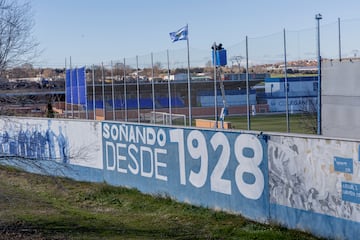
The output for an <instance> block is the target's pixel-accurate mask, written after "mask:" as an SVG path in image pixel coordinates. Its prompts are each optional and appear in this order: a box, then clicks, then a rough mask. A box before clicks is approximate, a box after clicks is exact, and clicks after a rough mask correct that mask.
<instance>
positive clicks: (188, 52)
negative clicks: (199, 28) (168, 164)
mask: <svg viewBox="0 0 360 240" xmlns="http://www.w3.org/2000/svg"><path fill="white" fill-rule="evenodd" d="M186 29H187V31H188V34H187V38H186V43H187V60H188V102H189V126H190V127H191V124H192V114H191V112H192V111H191V82H190V48H189V26H188V25H187V24H186Z"/></svg>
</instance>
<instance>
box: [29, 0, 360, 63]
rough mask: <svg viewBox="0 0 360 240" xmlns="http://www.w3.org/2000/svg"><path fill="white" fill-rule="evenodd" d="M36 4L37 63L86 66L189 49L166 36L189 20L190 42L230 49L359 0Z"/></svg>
mask: <svg viewBox="0 0 360 240" xmlns="http://www.w3.org/2000/svg"><path fill="white" fill-rule="evenodd" d="M31 5H32V10H33V12H34V20H35V26H34V36H35V38H36V39H37V40H38V41H39V42H40V48H41V49H43V50H44V51H43V53H42V55H41V57H40V58H39V60H38V63H37V64H38V65H39V66H40V67H45V66H50V67H56V66H64V64H65V58H67V59H68V58H69V57H70V56H71V58H72V60H73V61H74V62H76V63H77V65H85V64H86V65H88V64H97V63H100V62H102V61H105V62H107V61H110V60H116V59H123V58H128V57H135V56H137V55H148V54H150V53H152V52H161V51H166V50H167V49H169V51H175V50H177V49H184V48H185V49H186V41H180V42H176V43H172V42H171V41H170V38H169V32H171V31H176V30H178V29H179V28H181V27H183V26H184V25H186V24H188V25H189V40H190V41H189V42H190V48H191V49H198V50H199V51H200V50H201V51H203V52H205V53H206V52H207V51H209V56H210V54H211V52H210V47H211V45H212V44H213V42H214V41H215V42H221V43H223V45H224V47H225V48H226V47H230V46H235V45H236V44H240V43H242V42H243V41H244V39H245V36H248V37H249V38H259V39H261V37H262V36H269V35H272V34H274V33H277V34H278V36H279V37H278V38H279V39H281V36H282V35H281V32H282V31H283V29H284V28H285V29H286V30H287V31H288V30H289V31H299V30H302V29H303V30H304V29H305V30H306V29H315V27H316V21H315V14H317V13H321V14H322V16H323V19H322V20H321V24H322V25H326V24H330V25H331V24H332V26H336V24H335V23H336V21H337V19H338V17H340V18H341V19H342V20H343V19H344V20H350V19H360V18H359V14H360V1H358V0H344V1H334V0H297V1H294V0H274V1H267V0H251V1H242V0H223V1H214V0H182V1H174V0H152V1H151V0H101V1H100V0H32V1H31ZM357 23H358V24H359V25H360V20H359V21H358V22H357ZM357 29H359V28H357ZM305 30H304V31H305ZM334 31H335V30H334ZM356 31H358V30H356ZM356 31H353V32H352V33H351V34H355V32H356ZM310 35H311V37H313V35H314V34H313V32H311V33H310ZM309 38H310V37H309ZM335 38H336V33H335ZM310 39H311V38H310ZM311 41H312V40H311ZM311 41H310V42H311ZM266 42H269V41H265V44H261V45H266ZM290 44H291V43H290ZM309 44H311V45H312V47H311V48H313V46H314V45H315V44H314V43H313V41H312V42H311V43H309ZM297 45H298V47H297V48H298V50H297V51H299V52H300V50H299V49H300V47H299V43H298V44H297ZM280 46H281V44H280ZM269 48H271V47H269ZM355 48H356V46H351V48H349V49H348V50H347V52H348V53H350V51H353V50H351V49H355ZM280 49H281V48H279V51H280V52H279V55H281V50H280ZM359 49H360V47H359ZM301 51H304V52H305V50H301ZM194 52H195V51H194ZM235 52H236V51H235V50H234V54H235ZM309 52H313V50H309ZM334 52H336V51H334ZM239 54H240V53H239ZM241 54H243V53H241ZM195 58H196V57H195Z"/></svg>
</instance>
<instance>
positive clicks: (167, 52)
mask: <svg viewBox="0 0 360 240" xmlns="http://www.w3.org/2000/svg"><path fill="white" fill-rule="evenodd" d="M166 55H167V64H168V97H169V115H170V121H169V122H170V125H172V116H171V115H172V109H171V87H170V61H169V49H168V50H167V51H166Z"/></svg>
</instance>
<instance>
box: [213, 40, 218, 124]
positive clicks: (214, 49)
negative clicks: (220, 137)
mask: <svg viewBox="0 0 360 240" xmlns="http://www.w3.org/2000/svg"><path fill="white" fill-rule="evenodd" d="M215 54H216V42H214V44H213V65H214V110H215V113H214V117H215V126H214V128H215V129H216V128H217V125H218V116H217V115H218V112H217V86H216V74H217V72H216V55H215Z"/></svg>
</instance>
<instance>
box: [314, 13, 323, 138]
mask: <svg viewBox="0 0 360 240" xmlns="http://www.w3.org/2000/svg"><path fill="white" fill-rule="evenodd" d="M315 19H316V21H317V57H318V81H317V84H318V89H317V90H318V94H317V97H318V104H317V105H318V107H317V134H318V135H321V56H320V20H321V19H322V16H321V14H320V13H318V14H316V15H315Z"/></svg>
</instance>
